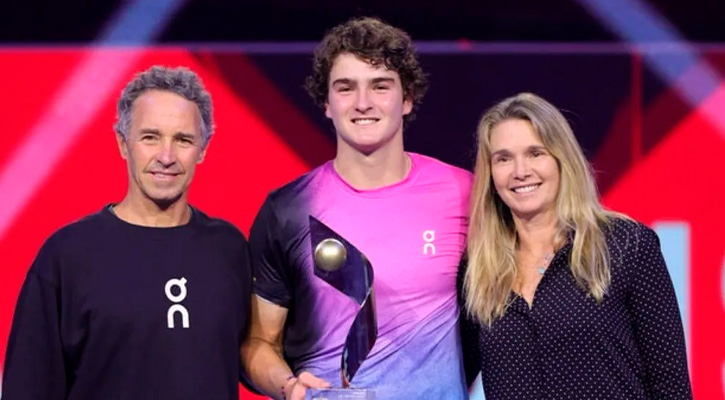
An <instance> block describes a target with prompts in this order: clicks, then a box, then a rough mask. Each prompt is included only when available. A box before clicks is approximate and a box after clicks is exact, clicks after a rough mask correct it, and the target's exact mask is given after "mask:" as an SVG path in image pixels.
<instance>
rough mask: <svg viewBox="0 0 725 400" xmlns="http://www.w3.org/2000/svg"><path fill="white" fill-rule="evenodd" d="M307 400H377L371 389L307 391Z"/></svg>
mask: <svg viewBox="0 0 725 400" xmlns="http://www.w3.org/2000/svg"><path fill="white" fill-rule="evenodd" d="M305 400H375V392H374V391H372V390H370V389H354V388H349V389H307V395H306V396H305Z"/></svg>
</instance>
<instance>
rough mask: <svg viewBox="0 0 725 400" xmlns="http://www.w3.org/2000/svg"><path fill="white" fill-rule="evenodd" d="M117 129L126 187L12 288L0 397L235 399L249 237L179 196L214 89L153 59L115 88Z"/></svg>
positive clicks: (69, 230)
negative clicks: (117, 95) (13, 305)
mask: <svg viewBox="0 0 725 400" xmlns="http://www.w3.org/2000/svg"><path fill="white" fill-rule="evenodd" d="M115 129H116V139H117V142H118V147H119V150H120V152H121V156H122V157H123V158H124V159H125V160H126V162H127V165H128V178H129V179H128V192H127V194H126V196H125V198H124V199H123V200H122V201H121V202H120V203H118V204H110V205H108V206H106V207H104V208H103V209H102V210H100V211H99V212H97V213H95V214H92V215H90V216H87V217H85V218H83V219H81V220H80V221H77V222H75V223H72V224H70V225H68V226H66V227H64V228H62V229H60V230H59V231H57V232H56V233H54V234H53V235H52V236H51V237H50V238H49V239H48V240H47V241H46V243H45V244H44V245H43V247H42V248H41V250H40V252H39V253H38V256H37V258H36V260H35V262H34V263H33V265H32V266H31V268H30V271H29V272H28V275H27V278H26V280H25V283H24V285H23V288H22V290H21V293H20V296H19V298H18V304H17V308H16V312H15V317H14V320H13V325H12V329H11V333H10V339H9V342H8V351H7V356H6V363H5V376H4V381H3V390H2V393H3V399H7V400H17V399H44V400H54V399H74V400H75V399H78V400H84V399H88V400H98V399H230V400H231V399H235V400H236V399H238V380H239V358H238V356H237V354H238V348H239V345H240V344H241V341H242V339H243V334H244V332H245V331H246V322H247V321H246V318H247V315H248V306H249V300H248V298H249V294H250V291H251V273H250V271H249V259H248V246H247V243H246V241H245V239H244V237H243V235H242V234H241V233H240V232H239V231H238V230H237V229H236V228H234V227H233V226H232V225H231V224H229V223H227V222H224V221H221V220H218V219H213V218H209V217H207V216H206V215H205V214H204V213H202V212H201V211H199V210H198V209H196V208H193V207H191V206H190V205H189V204H188V200H187V195H188V189H189V185H190V184H191V181H192V178H193V176H194V171H195V168H196V165H197V164H198V163H200V162H201V161H202V160H203V159H204V155H205V154H206V151H207V149H208V145H209V140H210V139H211V135H212V131H213V122H212V102H211V97H210V95H209V93H208V92H207V91H206V90H205V89H204V87H203V86H202V83H201V82H200V80H199V78H198V77H197V76H196V74H194V73H193V72H191V71H189V70H188V69H185V68H175V69H167V68H163V67H152V68H150V69H148V70H147V71H145V72H143V73H141V74H138V75H137V76H136V77H135V78H134V79H133V80H132V81H131V82H130V83H129V84H128V85H127V86H126V88H125V89H124V91H123V93H122V95H121V98H120V100H119V101H118V121H117V124H116V126H115Z"/></svg>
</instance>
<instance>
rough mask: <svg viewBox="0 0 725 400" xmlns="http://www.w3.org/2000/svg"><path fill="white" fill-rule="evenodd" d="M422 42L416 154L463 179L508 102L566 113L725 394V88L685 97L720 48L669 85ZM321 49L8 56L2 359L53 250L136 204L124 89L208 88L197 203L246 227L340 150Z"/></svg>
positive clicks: (599, 61) (717, 389)
mask: <svg viewBox="0 0 725 400" xmlns="http://www.w3.org/2000/svg"><path fill="white" fill-rule="evenodd" d="M419 48H420V51H421V56H422V60H423V63H424V66H425V68H426V70H427V71H428V72H429V73H430V81H431V89H430V91H429V93H428V95H427V97H426V99H425V101H424V104H423V106H422V107H421V108H420V110H419V113H418V115H419V116H418V118H417V119H416V120H415V121H413V122H412V123H411V124H410V125H409V126H408V128H407V131H406V144H407V148H408V149H409V150H411V151H416V152H420V153H423V154H427V155H432V156H435V157H438V158H440V159H442V160H444V161H447V162H449V163H453V164H456V165H459V166H462V167H464V168H470V167H471V166H472V160H473V155H474V131H475V127H476V122H477V120H478V118H479V116H480V115H481V113H482V112H483V111H484V109H486V108H487V107H488V106H490V105H492V104H493V103H494V102H496V101H497V100H500V99H502V98H504V97H507V96H511V95H514V94H516V93H518V92H521V91H530V92H534V93H537V94H539V95H542V96H543V97H545V98H547V99H549V100H550V101H552V102H553V103H554V104H555V105H557V106H559V107H560V108H562V109H563V110H564V114H565V116H566V117H567V118H568V119H569V120H570V122H571V123H572V126H573V128H574V131H575V133H576V135H577V137H578V138H579V140H580V142H581V144H582V146H583V147H584V148H585V151H586V153H587V156H588V157H590V159H591V160H592V161H593V163H594V166H595V169H596V171H597V179H598V181H599V185H600V190H601V193H602V196H603V199H604V202H605V204H606V205H607V206H608V207H610V208H612V209H614V210H617V211H621V212H624V213H627V214H629V215H631V216H632V217H634V218H636V219H638V220H640V221H642V222H644V223H646V224H648V225H650V226H652V227H654V228H655V229H656V230H657V232H658V234H659V236H660V239H661V241H662V249H663V252H664V253H665V256H666V258H667V261H668V264H669V265H668V266H669V268H670V271H671V275H672V277H673V280H674V283H675V287H676V290H677V294H678V297H679V301H680V310H681V312H682V317H683V321H684V325H685V329H686V334H687V342H688V350H689V359H690V371H691V377H692V382H693V387H694V391H695V396H696V398H701V399H725V396H724V394H723V393H724V388H723V386H724V382H725V340H724V339H723V338H725V298H724V297H725V275H724V270H725V235H723V234H722V227H723V226H725V211H723V208H722V204H723V200H724V199H725V196H724V195H725V189H723V186H724V185H725V180H724V179H723V172H722V165H723V158H724V157H725V128H724V127H723V126H725V124H724V123H723V121H725V118H724V117H723V115H725V88H723V87H722V86H721V84H720V83H719V80H717V78H716V81H715V83H716V84H715V85H714V86H713V85H712V81H707V82H710V84H709V85H703V86H702V88H700V87H698V88H697V89H698V92H697V96H692V95H691V93H690V92H687V89H688V88H689V89H692V87H691V86H687V87H684V86H683V85H684V84H687V85H690V84H691V83H692V82H695V83H697V82H700V83H702V82H703V80H702V79H700V80H698V79H697V78H698V76H700V75H698V74H702V73H703V72H702V71H703V69H702V66H703V65H704V66H706V68H705V69H704V70H705V71H707V74H706V75H707V77H710V78H712V77H713V76H714V77H717V76H718V75H723V71H725V49H723V48H714V47H709V48H707V49H700V50H701V51H700V50H698V52H697V57H700V58H701V60H700V61H701V62H700V64H698V65H699V67H698V68H700V69H698V70H696V71H694V72H693V71H689V70H683V71H680V72H681V77H680V76H675V77H672V76H669V77H667V78H664V77H663V76H664V75H662V73H661V71H660V70H658V68H657V65H654V64H652V63H651V62H650V60H651V58H650V57H649V56H651V54H650V53H647V50H646V49H645V50H643V49H639V50H637V49H629V48H625V47H620V46H596V45H591V46H590V45H576V46H568V45H520V44H519V45H516V46H506V45H483V44H476V43H466V42H461V43H419ZM311 50H312V44H308V43H290V44H284V43H281V44H280V43H277V44H269V45H259V44H239V45H229V46H218V47H204V46H184V47H174V48H169V47H166V48H158V47H155V48H136V47H120V48H119V47H82V48H72V47H52V48H38V47H32V48H23V47H5V48H2V47H0V74H1V75H0V76H2V78H0V94H1V96H0V117H1V120H2V121H3V123H4V124H5V125H4V126H5V128H4V129H3V132H2V134H1V135H0V143H1V145H0V274H1V276H0V349H1V350H0V363H2V361H3V357H4V351H5V346H6V343H7V337H8V332H9V328H10V323H11V319H12V316H13V309H14V306H15V302H16V299H17V295H18V292H19V289H20V286H21V284H22V282H23V280H24V278H25V275H26V273H27V269H28V267H29V265H30V264H31V262H32V261H33V258H34V256H35V254H36V252H37V250H38V249H39V247H40V246H41V245H42V243H43V241H44V240H45V239H46V238H47V237H48V236H49V235H50V234H51V233H52V232H53V231H55V230H56V229H58V228H59V227H61V226H62V225H64V224H67V223H69V222H71V221H74V220H76V219H78V218H80V217H82V216H84V215H86V214H89V213H92V212H95V211H98V210H100V209H101V207H103V206H104V205H106V204H108V203H110V202H115V201H119V200H120V199H121V198H122V197H123V195H124V193H125V190H126V179H127V178H126V170H125V164H124V162H123V161H122V160H121V158H120V156H119V154H118V150H117V147H116V143H115V139H114V134H113V130H112V125H113V123H114V117H115V115H114V114H115V102H116V100H117V98H118V95H119V93H120V91H121V89H122V88H123V85H124V83H125V82H127V81H128V80H129V79H130V78H131V76H132V75H133V74H134V73H135V72H137V71H140V70H142V69H145V68H147V67H149V66H150V65H153V64H164V65H171V66H176V65H184V66H187V67H189V68H191V69H193V70H195V71H197V72H198V73H199V74H200V75H201V76H202V78H203V79H204V82H205V83H206V86H207V87H208V89H209V90H210V92H211V93H212V96H213V99H214V105H215V118H216V126H217V130H216V134H215V136H214V139H213V140H212V142H211V145H210V146H211V147H210V149H209V153H208V155H207V158H206V160H205V161H204V163H203V164H202V165H201V166H200V167H199V169H198V174H197V176H196V178H195V181H194V183H193V185H192V189H191V201H192V202H193V204H195V205H196V206H198V207H200V208H201V209H203V210H205V211H206V212H208V213H209V214H210V215H213V216H217V217H221V218H225V219H228V220H230V221H232V222H233V223H234V224H236V225H237V226H238V227H239V228H240V229H241V230H242V231H244V232H245V233H247V232H248V229H249V226H250V224H251V222H252V219H253V218H254V215H255V214H256V211H257V209H258V207H259V206H260V204H261V202H262V201H263V199H264V197H265V195H266V194H267V193H268V192H269V191H270V190H272V189H274V188H276V187H278V186H280V185H282V184H284V183H286V182H288V181H290V180H292V179H293V178H295V177H297V176H298V175H300V174H302V173H304V172H306V171H308V170H309V169H311V168H312V167H314V166H316V165H318V164H320V163H322V162H323V161H325V160H327V159H329V158H330V157H332V156H333V154H334V141H333V138H334V134H333V132H332V127H331V124H330V122H329V121H327V120H326V119H325V118H324V116H323V114H322V112H321V111H320V110H319V109H317V108H316V107H315V106H313V105H312V102H311V101H310V99H309V98H308V97H307V95H306V93H305V92H304V91H303V89H302V83H303V80H304V77H305V76H306V75H307V73H308V72H309V69H310V58H311V56H310V54H311ZM680 51H681V49H670V50H667V49H665V50H661V51H660V52H661V53H662V52H664V53H662V54H660V55H661V56H663V57H665V58H667V57H670V58H671V59H672V60H675V61H677V60H678V58H681V57H685V56H686V55H683V54H682V53H680ZM687 56H688V57H689V55H687ZM693 77H694V78H693ZM680 78H681V79H680ZM683 82H685V83H684V84H683ZM707 82H705V83H707ZM683 93H685V94H683ZM686 93H690V94H686ZM129 295H132V294H129ZM0 365H1V364H0ZM242 398H253V396H252V395H250V394H247V393H246V392H245V393H243V394H242Z"/></svg>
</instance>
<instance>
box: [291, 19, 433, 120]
mask: <svg viewBox="0 0 725 400" xmlns="http://www.w3.org/2000/svg"><path fill="white" fill-rule="evenodd" d="M343 53H350V54H353V55H355V56H357V57H360V58H361V59H363V60H366V61H368V62H369V63H370V64H371V65H382V66H385V68H388V69H390V70H392V71H395V72H397V73H398V75H399V76H400V82H401V84H402V86H403V96H404V97H405V99H410V100H411V101H412V102H413V110H412V111H411V112H410V113H409V114H408V115H406V116H404V117H403V120H404V122H406V123H407V122H409V121H412V120H413V119H414V118H415V110H416V108H417V106H418V105H419V104H420V103H421V101H422V100H423V95H424V94H425V92H426V90H427V89H428V79H427V77H426V74H425V73H424V72H423V69H422V68H421V67H420V64H419V62H418V58H417V56H416V53H415V50H414V49H413V44H412V42H411V40H410V36H408V34H407V33H405V32H404V31H402V30H400V29H398V28H396V27H394V26H392V25H388V24H386V23H384V22H382V21H381V20H379V19H377V18H371V17H363V18H354V19H351V20H349V21H347V22H345V23H344V24H342V25H338V26H336V27H334V28H332V29H331V30H330V31H328V32H327V34H326V35H325V37H324V38H323V39H322V42H320V44H319V45H318V46H317V49H316V50H315V56H314V61H313V68H312V75H310V76H308V77H307V79H306V80H305V89H307V93H309V94H310V96H311V97H312V99H313V100H314V101H315V103H317V105H319V106H320V107H323V108H324V106H325V103H327V95H328V85H329V79H330V70H331V69H332V64H333V63H334V62H335V59H336V58H337V56H339V55H340V54H343Z"/></svg>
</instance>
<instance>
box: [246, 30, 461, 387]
mask: <svg viewBox="0 0 725 400" xmlns="http://www.w3.org/2000/svg"><path fill="white" fill-rule="evenodd" d="M426 86H427V84H426V79H425V75H424V74H423V72H422V70H421V68H420V66H419V64H418V60H417V59H416V55H415V53H414V51H413V48H412V44H411V41H410V38H409V37H408V35H407V34H406V33H404V32H403V31H401V30H399V29H397V28H394V27H392V26H390V25H387V24H384V23H382V22H381V21H379V20H377V19H372V18H362V19H354V20H351V21H349V22H347V23H345V24H343V25H340V26H338V27H336V28H334V29H332V30H331V31H330V32H329V33H328V34H327V35H326V36H325V38H324V39H323V41H322V43H321V44H320V45H319V47H318V48H317V51H316V53H315V59H314V72H313V75H312V76H311V77H310V78H308V82H307V89H308V91H309V92H310V94H311V95H312V97H313V98H314V99H315V101H316V102H318V103H319V104H320V105H321V106H322V107H323V108H324V110H325V115H326V116H327V117H328V118H330V119H331V120H332V123H333V125H334V126H335V130H336V132H337V154H336V156H335V159H334V160H332V161H330V162H328V163H326V164H324V165H322V166H320V167H318V168H316V169H315V170H313V171H312V172H310V173H308V174H306V175H304V176H302V177H300V178H298V179H297V180H295V181H293V182H292V183H290V184H288V185H286V186H284V187H282V188H280V189H278V190H276V191H274V192H272V193H271V194H270V195H269V197H268V198H267V200H266V202H265V203H264V205H263V206H262V208H261V210H260V211H259V214H258V216H257V218H256V220H255V222H254V225H253V227H252V232H251V235H250V244H251V247H252V265H253V274H254V288H253V289H254V293H255V295H254V296H253V298H252V323H251V329H250V333H249V335H248V337H247V340H246V341H245V344H244V346H243V347H242V350H241V354H242V360H243V363H244V366H245V369H246V371H247V373H248V375H249V377H250V378H251V380H252V381H253V383H254V384H255V386H256V387H257V389H259V390H260V391H262V392H264V393H266V394H267V395H269V396H272V397H275V398H278V399H295V400H296V399H302V398H304V395H305V392H306V390H307V389H308V388H324V387H328V386H337V387H339V386H340V360H341V356H342V352H343V346H344V344H345V338H346V335H347V333H348V330H349V329H350V326H351V324H352V322H353V319H354V318H355V315H356V313H357V312H358V305H357V304H356V303H354V302H352V301H351V300H350V299H349V298H348V297H347V296H345V295H344V294H343V293H341V292H339V291H337V290H336V289H334V288H333V287H332V286H330V285H328V284H327V283H326V282H324V281H323V280H322V279H320V278H318V277H317V276H315V275H314V272H313V264H314V261H313V257H312V250H311V240H310V227H309V222H308V221H309V217H310V216H312V217H314V218H316V219H318V220H319V221H321V222H322V223H324V224H325V225H327V226H328V227H330V228H331V229H332V230H334V231H335V232H337V233H339V234H340V235H341V236H342V237H344V238H345V239H346V240H347V241H349V242H350V243H351V244H352V245H354V246H355V247H356V248H357V249H359V250H360V251H361V252H362V253H363V254H364V255H365V256H366V257H367V258H368V260H369V261H370V263H371V264H372V268H373V270H374V289H375V291H374V295H375V305H376V309H377V323H378V337H377V341H376V343H375V345H374V346H373V348H372V350H371V352H370V353H369V354H368V356H367V358H366V360H365V361H364V362H363V363H362V365H361V367H360V369H359V370H358V371H357V374H356V375H355V376H354V378H353V379H352V382H351V383H352V386H354V387H360V388H370V389H372V390H374V391H375V396H376V399H378V400H385V399H423V398H425V399H461V398H466V397H467V392H466V385H465V382H464V377H463V368H462V363H461V358H460V357H461V356H460V339H459V335H458V308H457V305H456V271H457V267H458V263H459V260H460V259H461V256H462V254H463V251H464V246H465V237H466V230H467V225H468V223H467V217H466V214H467V199H468V193H469V190H470V182H471V176H470V174H469V173H468V172H466V171H464V170H461V169H459V168H456V167H453V166H450V165H446V164H443V163H441V162H440V161H437V160H434V159H431V158H428V157H425V156H422V155H418V154H412V153H406V152H405V151H404V150H403V127H404V124H405V122H406V121H409V120H410V119H412V117H413V110H414V108H415V106H416V105H417V104H418V103H419V102H420V100H421V99H422V97H423V93H424V91H425V89H426Z"/></svg>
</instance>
